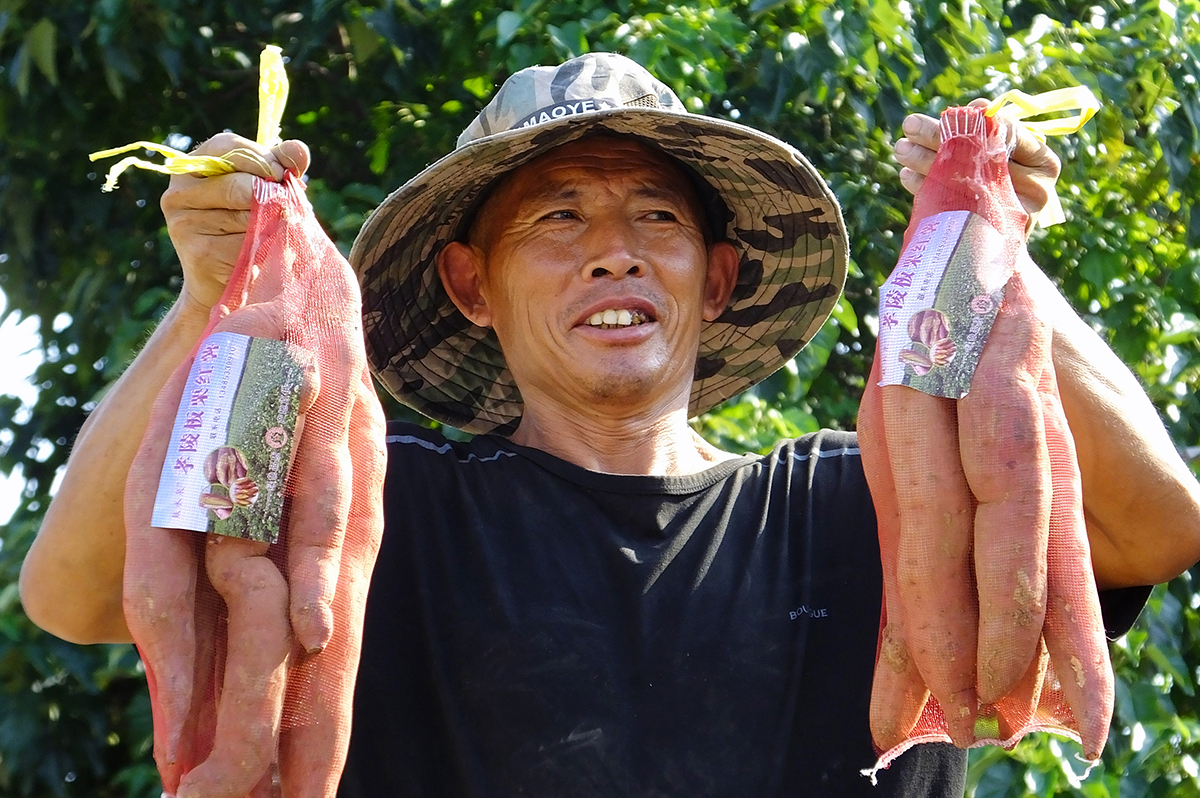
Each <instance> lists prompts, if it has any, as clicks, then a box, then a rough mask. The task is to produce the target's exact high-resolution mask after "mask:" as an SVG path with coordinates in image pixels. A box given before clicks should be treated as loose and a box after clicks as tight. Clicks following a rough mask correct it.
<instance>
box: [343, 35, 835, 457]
mask: <svg viewBox="0 0 1200 798" xmlns="http://www.w3.org/2000/svg"><path fill="white" fill-rule="evenodd" d="M598 131H601V132H607V133H611V134H618V135H628V136H632V137H634V138H637V139H639V140H640V141H642V142H643V143H645V144H648V145H650V146H653V147H656V148H658V149H659V150H661V151H662V152H665V153H666V154H668V155H670V156H672V157H673V158H675V159H676V160H678V161H680V162H681V163H683V164H685V165H686V166H688V167H690V169H691V170H692V171H693V172H694V173H695V174H696V175H698V176H700V177H701V178H703V180H704V181H705V182H707V183H708V184H709V185H710V186H711V187H712V189H714V190H715V191H716V193H717V194H718V195H719V196H720V198H721V199H722V200H723V201H724V204H725V206H726V208H727V209H728V214H727V215H728V217H729V218H728V220H727V221H726V223H725V229H724V232H723V234H724V236H725V237H726V238H727V239H728V240H729V241H731V242H732V243H733V244H734V246H735V247H736V248H737V249H738V253H739V259H740V262H739V272H738V280H737V285H736V287H735V288H734V291H733V296H732V297H731V299H730V302H729V305H728V307H727V308H726V309H725V311H724V313H723V314H722V315H721V316H720V317H719V318H718V319H717V320H716V321H712V322H706V323H705V325H704V328H703V330H702V333H701V341H700V351H699V357H698V360H697V363H696V371H695V379H694V382H693V384H692V395H691V402H690V405H689V414H690V415H696V414H699V413H703V412H705V411H707V410H710V409H712V408H713V407H715V406H716V405H718V404H720V403H721V402H723V401H724V400H726V399H728V398H730V397H732V396H734V395H736V394H738V393H740V392H741V391H743V390H745V389H746V388H748V387H750V386H751V385H753V384H755V383H756V382H758V381H760V380H762V379H764V378H765V377H767V376H769V375H770V374H771V373H772V372H774V371H775V370H776V369H778V368H779V367H780V366H782V365H783V364H784V363H786V362H787V361H788V360H790V359H791V358H792V357H793V356H794V355H795V354H796V353H797V352H799V351H800V349H801V348H802V347H803V346H804V345H805V344H806V343H808V341H809V340H810V339H811V338H812V336H813V335H815V334H816V332H817V330H818V329H819V328H820V326H821V324H822V323H823V322H824V321H825V319H826V318H827V317H828V316H829V313H830V312H831V311H832V310H833V306H834V304H835V303H836V302H837V299H838V296H839V295H840V294H841V290H842V285H843V283H844V282H845V278H846V261H847V258H848V250H847V244H846V230H845V226H844V224H843V222H842V216H841V211H840V210H839V208H838V204H837V200H836V199H835V198H834V196H833V193H832V192H831V191H830V190H829V187H828V186H827V185H826V184H825V182H824V181H823V180H822V179H821V177H820V176H819V175H818V174H817V172H816V170H815V169H814V168H813V167H812V165H811V164H810V163H809V162H808V161H807V160H806V159H805V158H804V156H803V155H801V154H800V153H799V152H798V151H797V150H796V149H795V148H793V147H791V146H790V145H788V144H786V143H784V142H782V141H780V140H779V139H776V138H774V137H773V136H769V135H767V134H765V133H761V132H759V131H757V130H754V129H753V128H749V127H746V126H744V125H738V124H736V123H733V122H727V121H725V120H721V119H714V118H711V117H704V116H700V115H698V114H691V113H688V112H687V110H686V109H685V108H684V107H683V103H682V102H680V100H679V98H678V97H676V96H675V94H674V93H673V92H672V91H671V90H670V89H669V88H667V86H665V85H664V84H662V83H660V82H659V81H658V80H656V79H655V78H654V77H653V76H651V75H650V73H649V72H647V71H646V70H645V69H643V68H642V67H641V66H640V65H638V64H637V63H635V62H633V61H631V60H629V59H628V58H625V57H623V56H620V55H615V54H611V53H592V54H588V55H584V56H581V57H579V58H575V59H572V60H570V61H567V62H566V63H564V64H562V65H560V66H557V67H530V68H529V69H524V70H521V71H520V72H517V73H516V74H514V75H513V76H512V77H510V78H509V79H508V80H507V81H505V83H504V85H502V86H501V87H500V89H499V91H497V92H496V95H495V96H494V97H493V98H492V100H491V102H489V103H488V104H487V106H486V107H485V108H484V109H483V111H482V112H481V113H480V114H479V116H478V117H476V119H475V121H474V122H472V123H471V124H470V126H469V127H467V129H466V130H465V131H463V133H462V135H461V136H459V139H458V145H457V147H456V148H455V150H454V152H453V153H451V154H450V155H448V156H446V157H445V158H442V159H441V160H440V161H438V162H437V163H435V164H433V165H432V166H430V167H428V168H427V169H425V171H423V172H421V173H420V174H419V175H417V176H416V177H414V178H413V179H412V180H410V181H409V182H408V183H406V184H405V185H404V186H402V187H400V188H399V189H398V190H396V191H395V192H394V193H393V194H392V195H391V196H389V197H388V198H387V199H386V200H384V202H383V204H381V205H380V206H379V208H377V209H376V210H375V212H374V213H373V214H372V215H371V217H370V219H368V220H367V223H366V224H365V225H364V226H363V229H362V232H361V233H359V236H358V238H357V240H356V241H355V242H354V247H353V249H352V250H351V253H350V262H351V264H352V265H353V266H354V269H355V271H356V272H357V273H358V275H359V280H360V282H361V284H362V289H363V324H364V334H365V336H366V346H367V358H368V360H369V362H370V365H371V369H372V371H373V372H374V374H375V376H376V377H378V379H379V380H380V381H381V382H382V383H383V384H384V386H386V387H387V388H388V390H389V391H390V392H391V393H392V394H393V395H394V396H395V397H396V398H397V399H399V400H400V401H401V402H403V403H404V404H407V405H409V406H410V407H412V408H414V409H416V410H418V411H420V412H421V413H424V414H426V415H428V416H430V417H432V418H434V419H437V420H438V421H442V422H444V423H446V424H449V425H451V426H454V427H458V428H459V429H463V430H466V431H468V432H475V433H482V432H501V433H508V432H511V431H512V430H514V429H516V427H517V425H518V424H519V423H520V420H521V412H522V403H521V394H520V392H519V391H518V390H517V386H516V384H515V383H514V382H513V379H512V375H511V374H510V373H509V370H508V367H507V366H506V364H505V361H504V355H503V354H502V353H501V351H500V344H499V342H498V341H497V339H496V336H495V334H494V333H493V332H492V330H490V329H484V328H481V327H477V326H475V325H473V324H472V323H471V322H470V321H468V320H467V319H466V318H465V317H464V316H463V315H462V314H461V313H459V311H458V309H457V308H456V307H455V306H454V304H453V303H452V302H451V301H450V298H449V296H448V295H447V294H446V291H445V289H444V288H443V287H442V283H441V279H440V278H439V276H438V272H437V255H438V252H439V251H440V250H441V247H442V246H443V245H444V244H446V243H447V242H449V241H452V240H455V239H456V238H458V237H460V236H461V235H462V233H463V232H464V231H463V229H462V228H463V222H464V219H465V218H467V217H468V216H469V214H470V213H471V212H472V209H473V208H474V206H475V204H476V201H477V200H478V199H479V198H480V196H481V195H482V194H483V193H484V192H485V191H486V190H487V189H488V187H489V186H490V185H491V184H492V182H493V181H494V180H496V179H497V178H499V177H501V176H503V175H504V174H506V173H508V172H510V171H512V170H513V169H515V168H517V167H519V166H521V165H522V164H525V163H527V162H528V161H530V160H532V159H534V158H536V157H538V156H539V155H542V154H543V153H545V152H547V151H548V150H550V149H553V148H554V147H556V146H558V145H561V144H565V143H567V142H569V141H573V140H574V139H577V138H580V137H581V136H584V135H586V134H588V133H593V132H598Z"/></svg>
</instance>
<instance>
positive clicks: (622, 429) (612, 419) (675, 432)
mask: <svg viewBox="0 0 1200 798" xmlns="http://www.w3.org/2000/svg"><path fill="white" fill-rule="evenodd" d="M512 441H513V443H517V444H520V445H522V446H529V447H531V448H534V449H540V450H542V451H544V452H546V453H548V454H552V455H554V456H555V457H558V458H561V459H563V460H566V461H567V462H569V463H574V464H575V465H577V466H580V467H582V468H586V469H588V470H590V471H602V472H605V473H609V474H640V475H654V476H663V475H683V474H695V473H698V472H700V471H703V470H705V469H707V468H711V467H712V466H713V465H715V464H716V463H719V462H721V461H723V460H729V459H731V458H734V457H736V456H737V455H733V454H730V453H729V452H724V451H721V450H720V449H718V448H716V447H715V446H713V445H711V444H710V443H708V442H707V441H705V440H704V439H703V438H701V437H700V436H699V435H697V434H696V433H695V432H694V431H693V430H692V428H691V427H690V426H688V423H687V409H686V408H679V409H677V410H672V411H669V412H666V413H656V412H650V413H646V414H631V415H616V414H614V415H603V416H600V415H597V416H585V415H580V414H576V413H569V412H564V411H560V412H549V413H547V412H531V409H530V407H529V405H528V404H527V405H526V408H525V414H524V417H523V418H522V419H521V426H520V427H519V428H518V429H517V431H516V432H514V433H513V435H512Z"/></svg>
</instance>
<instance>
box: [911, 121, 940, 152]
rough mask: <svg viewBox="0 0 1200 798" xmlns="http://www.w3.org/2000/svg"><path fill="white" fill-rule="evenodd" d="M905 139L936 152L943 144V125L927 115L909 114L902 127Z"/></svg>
mask: <svg viewBox="0 0 1200 798" xmlns="http://www.w3.org/2000/svg"><path fill="white" fill-rule="evenodd" d="M901 129H902V130H903V131H904V137H905V138H907V139H908V140H909V141H911V142H912V143H913V144H918V145H920V146H922V147H925V148H926V149H930V150H936V149H937V148H938V145H939V144H941V143H942V123H941V122H940V121H938V120H937V119H934V118H933V117H932V116H926V115H925V114H909V115H908V116H906V117H904V124H903V125H902V126H901Z"/></svg>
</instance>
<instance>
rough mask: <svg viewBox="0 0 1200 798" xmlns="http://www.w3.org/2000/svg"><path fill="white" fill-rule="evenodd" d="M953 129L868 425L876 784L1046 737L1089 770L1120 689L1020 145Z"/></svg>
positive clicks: (964, 126) (913, 248) (890, 297)
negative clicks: (937, 760)
mask: <svg viewBox="0 0 1200 798" xmlns="http://www.w3.org/2000/svg"><path fill="white" fill-rule="evenodd" d="M941 125H942V129H941V132H942V143H941V146H940V147H939V149H938V153H937V157H936V159H935V162H934V164H933V165H932V167H931V169H930V171H929V174H928V176H927V177H926V179H925V182H924V184H923V186H922V188H921V190H920V191H919V192H918V194H917V196H916V198H915V201H914V208H913V216H912V220H911V222H910V224H909V227H908V230H907V231H906V233H905V238H904V244H903V248H902V251H901V256H900V259H899V261H898V263H897V265H896V267H895V269H894V270H893V272H892V275H891V276H890V277H889V278H888V280H887V281H886V282H885V283H884V285H883V287H882V289H881V292H880V335H879V339H880V341H879V346H878V348H877V350H876V356H875V361H874V363H873V365H872V371H871V377H870V379H869V380H868V381H867V387H866V390H865V393H864V396H863V401H862V405H861V409H860V413H859V419H858V429H859V445H860V447H861V450H862V458H863V465H864V468H865V470H866V475H867V480H868V483H869V485H870V488H871V495H872V498H873V500H874V503H875V507H876V512H877V515H878V519H879V544H880V553H881V557H882V565H883V576H884V607H883V612H882V615H881V619H880V634H879V648H878V654H877V657H876V664H875V678H874V683H873V686H872V693H871V732H872V737H873V738H874V741H875V745H876V748H877V750H878V753H879V754H880V759H879V762H878V764H877V766H876V769H877V768H879V767H886V766H887V765H888V764H889V763H890V762H891V761H892V760H893V759H894V758H895V757H896V756H898V755H899V754H900V753H902V752H903V751H905V750H907V749H908V748H909V747H911V746H912V745H915V744H917V743H921V742H933V741H944V742H953V743H954V744H956V745H958V746H960V747H968V746H972V745H982V744H987V743H994V744H999V745H1003V746H1005V747H1012V746H1014V745H1016V743H1017V742H1018V741H1019V740H1020V739H1021V737H1022V736H1024V735H1025V734H1026V733H1028V732H1030V731H1038V730H1046V731H1056V732H1059V733H1062V734H1065V735H1067V736H1069V737H1071V738H1073V739H1075V740H1076V741H1080V742H1081V744H1082V746H1083V752H1084V754H1085V755H1086V756H1087V757H1088V758H1089V759H1096V758H1098V757H1099V755H1100V751H1101V749H1102V747H1103V745H1104V742H1105V739H1106V737H1107V733H1108V724H1109V721H1110V719H1111V716H1112V708H1113V676H1112V670H1111V666H1110V664H1109V659H1108V648H1107V643H1106V641H1105V638H1104V631H1103V623H1102V620H1101V617H1100V608H1099V600H1098V596H1097V592H1096V588H1095V580H1094V577H1093V575H1092V568H1091V559H1090V553H1089V547H1088V541H1087V535H1086V530H1085V528H1084V521H1083V506H1082V498H1081V492H1080V479H1079V471H1078V465H1077V461H1076V457H1075V450H1074V442H1073V440H1072V438H1071V433H1070V430H1069V429H1068V428H1067V423H1066V419H1065V416H1064V415H1063V410H1062V405H1061V403H1060V401H1059V397H1058V390H1057V383H1056V381H1055V377H1054V369H1053V365H1052V362H1051V350H1050V345H1051V331H1050V329H1049V326H1048V324H1047V322H1046V321H1044V320H1043V318H1041V317H1040V315H1039V309H1038V307H1037V302H1036V298H1035V297H1034V296H1033V295H1032V294H1031V293H1030V292H1029V291H1028V289H1027V287H1026V283H1025V281H1024V279H1023V278H1022V270H1023V269H1025V268H1035V267H1033V266H1032V264H1031V263H1030V262H1029V261H1028V257H1027V256H1026V255H1025V253H1024V229H1025V224H1026V222H1027V216H1026V214H1025V213H1024V212H1023V210H1022V209H1021V206H1020V203H1019V201H1018V199H1017V197H1016V194H1015V193H1014V191H1013V188H1012V183H1011V180H1010V177H1009V173H1008V154H1009V151H1008V147H1007V145H1006V131H1007V128H1006V126H1005V124H1003V123H1000V122H999V121H998V120H997V119H995V118H993V117H990V116H987V115H985V113H984V110H983V109H981V108H976V107H967V108H952V109H949V110H947V111H946V112H945V113H944V114H943V115H942V120H941ZM871 772H872V773H873V771H871Z"/></svg>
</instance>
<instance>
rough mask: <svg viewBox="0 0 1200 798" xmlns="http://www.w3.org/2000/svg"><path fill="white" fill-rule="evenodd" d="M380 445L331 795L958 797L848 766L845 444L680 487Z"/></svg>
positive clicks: (871, 619) (850, 528) (877, 593)
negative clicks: (374, 540)
mask: <svg viewBox="0 0 1200 798" xmlns="http://www.w3.org/2000/svg"><path fill="white" fill-rule="evenodd" d="M388 443H389V449H388V454H389V458H390V460H389V468H388V479H387V484H386V488H385V518H386V533H385V535H384V540H383V546H382V549H381V551H380V555H379V560H378V563H377V565H376V568H375V572H374V576H373V578H372V582H371V588H370V594H369V598H368V604H367V617H366V626H365V633H364V640H363V655H362V664H361V666H360V668H359V676H358V686H357V689H356V693H355V701H354V727H353V733H352V736H351V744H350V755H349V760H348V762H347V766H346V770H345V774H344V775H343V778H342V782H341V788H340V791H339V795H340V796H341V798H368V797H369V798H378V796H388V798H393V797H394V798H408V797H410V796H411V797H412V798H460V797H461V798H467V797H468V796H469V797H470V798H485V797H486V798H493V797H494V798H507V797H508V796H545V797H546V798H550V797H551V796H553V797H554V798H559V797H561V796H571V797H572V798H575V797H578V798H587V797H588V796H597V797H598V798H599V797H600V796H603V797H604V798H618V797H620V796H638V798H652V797H657V796H688V798H693V797H696V798H699V797H701V796H712V797H713V798H718V797H719V798H736V797H737V796H746V798H765V797H767V796H776V795H780V796H782V795H788V796H797V795H801V796H857V795H861V796H864V798H886V797H889V796H906V797H908V796H961V795H962V792H963V780H964V778H965V768H966V756H965V754H964V752H961V751H959V750H957V749H955V748H953V747H952V746H949V745H922V746H916V747H915V748H913V749H912V750H910V751H909V752H907V753H905V754H904V755H902V756H901V757H900V758H899V759H898V760H897V761H896V762H895V763H894V764H893V765H892V767H891V768H889V769H888V770H887V771H883V772H882V773H880V774H879V780H880V784H879V786H877V787H872V786H871V783H870V781H869V780H867V779H866V778H865V777H863V776H862V775H861V773H860V771H861V770H862V769H863V768H867V767H870V766H871V765H872V764H873V763H874V761H875V753H874V751H873V749H872V746H871V738H870V732H869V729H868V726H867V711H868V702H869V697H870V686H871V674H872V668H873V664H874V658H875V644H876V637H877V633H878V624H879V608H880V602H881V580H882V577H881V573H880V564H879V548H878V542H877V539H876V528H875V516H874V510H873V508H872V505H871V501H870V494H869V492H868V490H867V486H866V481H865V478H864V477H863V473H862V466H861V462H860V460H859V456H858V449H857V441H856V438H855V436H854V435H853V434H851V433H839V432H829V431H825V432H821V433H817V434H814V435H810V436H806V437H804V438H802V439H800V440H796V441H787V442H784V443H782V444H780V445H779V446H778V447H777V448H776V449H775V451H773V452H772V453H771V454H769V455H766V456H762V457H751V456H748V457H743V458H739V459H737V460H731V461H728V462H725V463H721V464H719V465H717V466H714V467H713V468H710V469H708V470H707V471H704V472H702V473H700V474H693V475H688V476H673V477H647V476H624V475H613V474H601V473H596V472H592V471H588V470H586V469H582V468H579V467H577V466H574V465H572V464H570V463H567V462H564V461H562V460H559V459H557V458H555V457H553V456H551V455H548V454H546V453H544V452H540V451H537V450H533V449H528V448H524V447H520V446H516V445H514V444H512V443H511V442H509V441H507V440H505V439H502V438H498V437H493V436H481V437H477V438H475V439H474V440H472V441H470V442H467V443H460V442H451V441H447V440H445V439H444V438H443V437H442V436H440V435H439V434H438V433H435V432H430V431H428V430H424V429H420V428H418V427H415V426H411V425H394V426H393V427H391V428H390V429H389V437H388ZM1109 598H1111V597H1109ZM1144 599H1145V593H1144V591H1139V592H1135V593H1133V594H1130V595H1128V596H1126V597H1124V598H1123V599H1122V600H1121V602H1120V603H1121V607H1122V610H1121V612H1122V613H1123V614H1124V616H1125V617H1124V618H1123V619H1122V620H1120V621H1118V622H1117V623H1118V625H1127V623H1132V620H1133V618H1134V617H1136V614H1137V610H1138V609H1139V608H1140V606H1141V602H1142V601H1144ZM1110 617H1111V616H1110Z"/></svg>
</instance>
